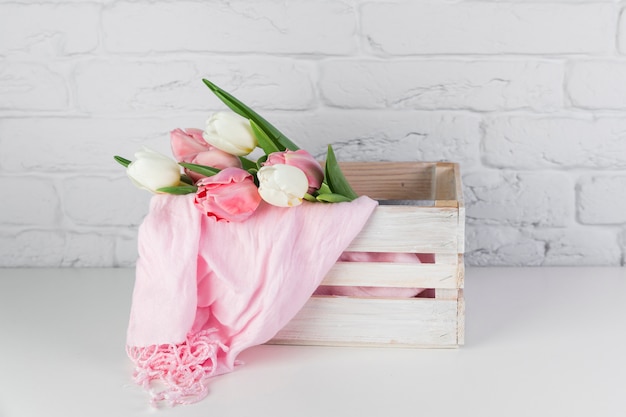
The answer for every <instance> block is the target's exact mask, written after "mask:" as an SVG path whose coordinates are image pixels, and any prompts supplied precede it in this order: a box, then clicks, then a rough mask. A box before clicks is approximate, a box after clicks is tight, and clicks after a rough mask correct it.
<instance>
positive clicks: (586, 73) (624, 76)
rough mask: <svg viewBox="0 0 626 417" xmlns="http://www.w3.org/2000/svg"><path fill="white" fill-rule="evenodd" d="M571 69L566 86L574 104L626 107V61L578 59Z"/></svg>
mask: <svg viewBox="0 0 626 417" xmlns="http://www.w3.org/2000/svg"><path fill="white" fill-rule="evenodd" d="M568 73H569V74H568V75H569V76H568V77H567V84H566V88H567V92H568V95H569V99H570V101H571V104H572V106H574V107H580V108H586V109H626V98H625V97H626V63H624V62H614V61H604V60H602V61H585V62H576V63H574V64H573V65H572V66H571V67H570V68H569V71H568Z"/></svg>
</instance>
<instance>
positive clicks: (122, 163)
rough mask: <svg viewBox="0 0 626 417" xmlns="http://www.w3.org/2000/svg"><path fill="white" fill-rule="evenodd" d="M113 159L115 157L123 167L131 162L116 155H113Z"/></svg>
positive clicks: (126, 166)
mask: <svg viewBox="0 0 626 417" xmlns="http://www.w3.org/2000/svg"><path fill="white" fill-rule="evenodd" d="M113 159H115V160H116V161H117V162H119V164H120V165H122V166H123V167H124V168H128V166H129V165H130V164H131V162H132V161H130V160H128V159H126V158H122V157H121V156H117V155H115V156H114V157H113Z"/></svg>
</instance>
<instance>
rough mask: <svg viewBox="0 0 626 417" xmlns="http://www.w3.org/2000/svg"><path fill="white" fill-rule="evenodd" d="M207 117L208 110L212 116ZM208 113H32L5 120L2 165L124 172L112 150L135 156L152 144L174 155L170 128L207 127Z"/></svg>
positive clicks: (0, 137) (0, 128)
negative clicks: (39, 115) (139, 116)
mask: <svg viewBox="0 0 626 417" xmlns="http://www.w3.org/2000/svg"><path fill="white" fill-rule="evenodd" d="M207 116H208V115H207ZM207 116H204V115H195V116H194V115H185V116H180V117H172V118H166V117H161V118H150V119H145V118H144V119H129V118H87V117H85V118H61V117H52V118H38V119H37V123H33V121H32V119H29V118H4V119H0V167H2V169H3V170H5V171H12V172H29V171H78V172H81V173H86V172H92V171H98V170H100V171H101V170H109V171H115V172H121V171H119V169H122V167H121V166H120V165H118V164H117V163H116V162H115V161H114V160H113V155H121V156H124V157H126V158H132V155H133V154H134V152H135V151H136V150H138V149H139V148H141V147H142V146H144V145H145V146H149V147H151V148H153V149H155V150H157V151H160V152H162V153H165V154H166V155H171V152H170V146H169V132H170V131H171V130H173V129H175V128H177V127H200V128H202V127H203V126H204V121H205V119H206V117H207Z"/></svg>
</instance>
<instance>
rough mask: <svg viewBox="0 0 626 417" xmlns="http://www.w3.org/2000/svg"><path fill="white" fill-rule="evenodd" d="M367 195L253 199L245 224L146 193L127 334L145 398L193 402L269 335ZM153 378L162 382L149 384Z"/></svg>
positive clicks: (292, 310)
mask: <svg viewBox="0 0 626 417" xmlns="http://www.w3.org/2000/svg"><path fill="white" fill-rule="evenodd" d="M376 205H377V203H376V202H375V201H373V200H371V199H369V198H367V197H360V198H358V199H357V200H355V201H352V202H350V203H335V204H321V203H314V204H311V203H304V204H302V205H301V206H298V207H293V208H280V207H274V206H270V205H268V204H266V203H264V202H263V203H261V206H259V209H257V211H256V212H255V213H254V214H253V215H252V216H251V217H250V218H249V219H248V220H247V221H245V222H242V223H227V222H223V221H216V220H215V219H214V218H211V217H208V216H205V215H204V214H203V213H201V212H200V211H199V210H198V209H197V208H196V207H195V206H194V203H193V195H186V196H172V195H156V196H154V197H153V198H152V201H151V205H150V211H149V213H148V215H147V217H146V218H145V219H144V222H143V223H142V225H141V227H140V229H139V259H138V261H137V272H136V281H135V289H134V292H133V304H132V309H131V315H130V322H129V326H128V334H127V351H128V354H129V356H130V357H131V359H132V360H133V361H134V362H135V365H136V369H135V380H136V382H138V383H139V384H141V385H143V386H144V387H146V388H147V389H148V390H149V391H150V392H151V393H152V395H153V400H154V401H167V402H169V403H171V404H178V403H187V402H194V401H197V400H199V399H201V398H202V397H203V396H204V395H206V392H207V387H206V385H205V383H206V379H207V378H208V377H209V376H215V375H219V374H222V373H225V372H230V371H232V369H233V367H234V366H235V363H236V358H237V355H238V354H239V353H241V352H242V351H243V350H244V349H246V348H248V347H251V346H255V345H258V344H262V343H265V342H267V341H268V340H269V339H271V338H272V337H273V336H274V335H275V334H276V333H277V332H278V331H279V330H280V329H281V328H282V327H283V326H284V325H285V324H286V323H287V322H288V321H289V320H291V318H293V316H294V315H295V314H296V313H297V312H298V311H299V310H300V308H301V307H302V306H303V305H304V303H305V302H306V301H307V300H308V298H309V297H310V296H311V294H312V293H313V292H314V291H315V289H316V288H317V287H318V285H319V284H320V282H321V280H322V279H323V278H324V276H325V275H326V274H327V273H328V271H329V270H330V268H331V267H332V266H333V264H334V263H335V262H336V260H337V258H338V257H339V256H340V255H341V253H342V252H343V251H344V250H345V249H346V247H347V246H348V245H349V243H350V242H351V241H352V239H354V237H355V236H356V235H357V234H358V233H359V231H360V230H361V228H362V227H363V226H364V225H365V223H366V221H367V219H368V218H369V216H370V214H371V213H372V211H373V210H374V208H375V207H376ZM155 382H159V383H161V384H162V385H163V388H162V389H160V390H159V389H156V388H155V384H154V383H155Z"/></svg>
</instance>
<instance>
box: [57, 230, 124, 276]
mask: <svg viewBox="0 0 626 417" xmlns="http://www.w3.org/2000/svg"><path fill="white" fill-rule="evenodd" d="M114 248H115V237H114V236H108V235H104V234H102V233H99V232H91V233H68V234H67V237H66V243H65V250H64V254H63V261H62V262H61V266H62V267H72V268H81V267H105V266H111V265H113V258H114Z"/></svg>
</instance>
